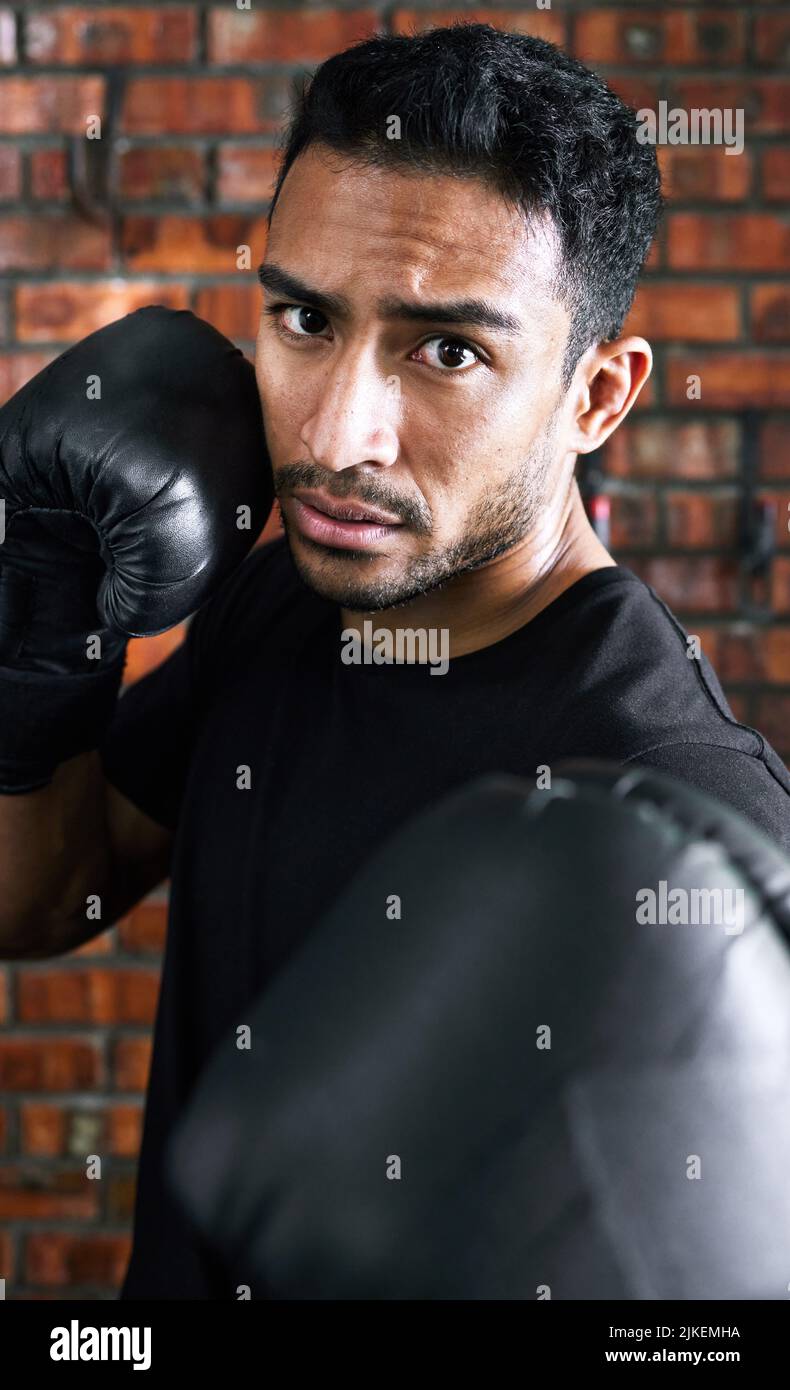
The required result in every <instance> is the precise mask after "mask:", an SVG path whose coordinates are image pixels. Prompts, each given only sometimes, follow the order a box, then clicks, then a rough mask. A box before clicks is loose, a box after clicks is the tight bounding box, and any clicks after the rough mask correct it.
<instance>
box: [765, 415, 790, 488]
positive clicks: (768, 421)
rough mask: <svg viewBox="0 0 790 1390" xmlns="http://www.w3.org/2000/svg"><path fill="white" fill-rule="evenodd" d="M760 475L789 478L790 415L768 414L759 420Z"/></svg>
mask: <svg viewBox="0 0 790 1390" xmlns="http://www.w3.org/2000/svg"><path fill="white" fill-rule="evenodd" d="M760 476H761V477H763V478H790V416H787V415H769V416H767V417H765V418H764V419H763V420H761V422H760Z"/></svg>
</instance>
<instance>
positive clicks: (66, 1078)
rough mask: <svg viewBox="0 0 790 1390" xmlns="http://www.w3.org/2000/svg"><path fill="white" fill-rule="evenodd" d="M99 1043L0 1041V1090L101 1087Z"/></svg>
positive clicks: (51, 1039) (60, 1039)
mask: <svg viewBox="0 0 790 1390" xmlns="http://www.w3.org/2000/svg"><path fill="white" fill-rule="evenodd" d="M102 1075H103V1066H102V1058H101V1051H100V1048H99V1044H98V1042H95V1041H93V1040H91V1041H83V1040H82V1039H80V1038H69V1037H62V1036H55V1037H49V1038H30V1037H15V1038H0V1091H85V1090H92V1089H95V1088H96V1087H97V1086H99V1085H100V1084H101V1081H102Z"/></svg>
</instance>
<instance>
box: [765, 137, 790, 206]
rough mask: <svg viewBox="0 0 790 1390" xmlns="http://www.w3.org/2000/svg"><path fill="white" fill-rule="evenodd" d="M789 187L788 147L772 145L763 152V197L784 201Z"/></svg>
mask: <svg viewBox="0 0 790 1390" xmlns="http://www.w3.org/2000/svg"><path fill="white" fill-rule="evenodd" d="M788 188H790V147H788V146H787V145H773V146H771V147H770V148H769V149H767V150H765V151H764V153H763V197H764V198H765V199H767V200H768V201H769V202H776V203H786V202H787V190H788Z"/></svg>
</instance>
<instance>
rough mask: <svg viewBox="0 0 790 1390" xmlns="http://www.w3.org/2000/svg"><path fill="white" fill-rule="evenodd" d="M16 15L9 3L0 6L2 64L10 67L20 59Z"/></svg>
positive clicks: (0, 58)
mask: <svg viewBox="0 0 790 1390" xmlns="http://www.w3.org/2000/svg"><path fill="white" fill-rule="evenodd" d="M18 56H19V55H18V50H17V41H16V17H15V15H14V11H13V10H11V9H9V8H8V6H7V5H3V6H2V7H1V8H0V64H2V65H3V67H10V66H11V64H12V63H15V62H16V61H17V59H18Z"/></svg>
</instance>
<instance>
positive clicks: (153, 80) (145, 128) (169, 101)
mask: <svg viewBox="0 0 790 1390" xmlns="http://www.w3.org/2000/svg"><path fill="white" fill-rule="evenodd" d="M50 80H51V79H50ZM289 97H290V88H289V86H288V82H287V80H286V78H285V75H284V74H282V75H277V76H273V77H258V78H251V77H133V78H130V79H129V82H128V84H127V88H126V94H125V100H124V106H123V113H122V117H121V130H122V131H123V132H125V133H126V134H129V135H158V136H162V135H168V134H187V135H257V134H260V133H262V132H265V131H279V128H280V124H281V121H282V118H283V116H284V115H285V114H286V112H287V110H288V106H289Z"/></svg>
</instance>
